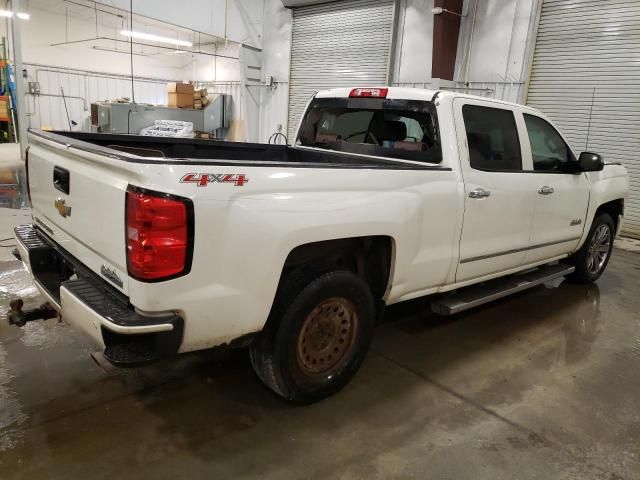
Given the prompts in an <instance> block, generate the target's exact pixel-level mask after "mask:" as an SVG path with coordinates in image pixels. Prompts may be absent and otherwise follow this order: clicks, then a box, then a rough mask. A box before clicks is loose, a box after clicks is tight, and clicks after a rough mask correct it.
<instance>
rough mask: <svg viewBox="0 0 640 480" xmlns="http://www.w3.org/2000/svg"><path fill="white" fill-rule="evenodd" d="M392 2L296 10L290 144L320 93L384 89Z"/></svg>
mask: <svg viewBox="0 0 640 480" xmlns="http://www.w3.org/2000/svg"><path fill="white" fill-rule="evenodd" d="M393 18H394V2H393V0H351V1H340V2H331V3H326V4H322V5H315V6H312V7H299V8H294V9H293V30H292V34H291V35H292V37H291V73H290V79H289V121H288V124H289V129H288V130H289V132H288V133H289V135H288V136H289V142H291V143H293V142H294V138H293V136H294V134H295V131H296V129H297V127H298V122H299V121H300V116H301V115H302V113H303V111H304V108H305V106H306V105H307V102H308V101H309V100H310V99H311V96H312V95H313V94H314V93H315V92H317V91H318V90H323V89H326V88H334V87H346V86H352V85H371V86H376V85H385V84H386V83H387V81H388V74H389V59H390V55H391V35H392V31H393Z"/></svg>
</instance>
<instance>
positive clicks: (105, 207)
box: [28, 136, 136, 293]
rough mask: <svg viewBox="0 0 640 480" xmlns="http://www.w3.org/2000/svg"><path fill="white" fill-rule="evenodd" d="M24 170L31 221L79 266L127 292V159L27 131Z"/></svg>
mask: <svg viewBox="0 0 640 480" xmlns="http://www.w3.org/2000/svg"><path fill="white" fill-rule="evenodd" d="M30 137H31V138H30V140H31V146H30V149H29V160H28V175H29V187H30V191H31V204H32V208H33V217H34V223H35V225H36V226H37V227H38V228H40V229H41V230H42V231H44V233H46V234H47V235H48V236H49V237H51V238H52V239H53V240H54V241H55V242H56V243H57V244H58V245H60V246H61V247H62V248H64V249H65V250H67V251H68V252H69V253H70V254H71V255H73V256H74V257H75V258H76V259H78V260H79V261H80V262H81V263H83V264H84V265H85V266H87V267H88V268H90V269H91V270H92V271H94V272H95V273H97V274H98V275H100V276H101V277H102V278H105V279H106V280H108V281H109V282H110V283H111V284H112V285H114V286H115V287H117V288H118V289H119V290H121V291H123V292H124V293H128V284H127V280H128V278H127V264H126V249H125V195H126V189H127V185H128V184H129V183H130V182H131V181H132V180H133V179H135V178H136V174H135V171H134V170H133V169H132V168H131V167H130V166H129V165H128V164H127V162H119V161H116V160H112V159H110V158H108V157H104V156H101V155H99V154H96V153H90V152H84V151H82V150H79V149H75V148H68V147H67V146H65V145H60V144H56V143H55V142H51V141H47V140H43V139H40V138H37V137H34V136H30Z"/></svg>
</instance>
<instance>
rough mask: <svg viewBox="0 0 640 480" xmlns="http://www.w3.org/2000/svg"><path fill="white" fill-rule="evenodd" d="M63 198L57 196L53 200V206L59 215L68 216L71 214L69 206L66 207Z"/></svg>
mask: <svg viewBox="0 0 640 480" xmlns="http://www.w3.org/2000/svg"><path fill="white" fill-rule="evenodd" d="M64 203H65V201H64V199H63V198H60V197H58V198H57V199H56V201H55V202H54V204H53V205H54V206H55V207H56V210H58V213H59V214H60V216H61V217H70V216H71V207H67V206H66V205H65V204H64Z"/></svg>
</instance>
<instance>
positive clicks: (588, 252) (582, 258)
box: [567, 213, 615, 283]
mask: <svg viewBox="0 0 640 480" xmlns="http://www.w3.org/2000/svg"><path fill="white" fill-rule="evenodd" d="M602 232H606V241H605V243H602V237H601V235H602V234H603V233H602ZM614 235H615V226H614V223H613V220H612V219H611V216H610V215H609V214H608V213H601V214H599V215H597V216H596V218H594V219H593V223H592V224H591V228H590V229H589V235H588V236H587V239H586V240H585V241H584V244H583V245H582V247H580V250H578V251H577V252H576V253H574V254H573V255H572V256H571V257H569V263H570V264H572V265H574V266H575V267H576V269H575V271H574V272H573V273H572V274H571V275H569V276H568V277H567V279H568V280H570V281H571V282H574V283H592V282H595V281H596V280H597V279H598V278H600V275H602V273H603V272H604V271H605V269H606V268H607V265H608V264H609V259H610V258H611V250H612V249H613V238H614ZM599 247H601V249H604V250H601V252H600V254H599V255H601V256H600V257H598V258H594V256H593V253H594V251H595V250H597V249H598V248H599ZM605 247H606V248H605Z"/></svg>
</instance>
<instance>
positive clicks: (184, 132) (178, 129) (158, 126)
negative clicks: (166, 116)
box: [140, 120, 193, 137]
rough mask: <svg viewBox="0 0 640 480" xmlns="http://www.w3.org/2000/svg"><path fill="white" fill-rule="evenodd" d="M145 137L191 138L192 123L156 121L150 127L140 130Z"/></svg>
mask: <svg viewBox="0 0 640 480" xmlns="http://www.w3.org/2000/svg"><path fill="white" fill-rule="evenodd" d="M140 135H142V136H145V137H193V122H181V121H179V120H156V121H155V123H154V124H153V125H151V126H150V127H145V128H143V129H142V130H140Z"/></svg>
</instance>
